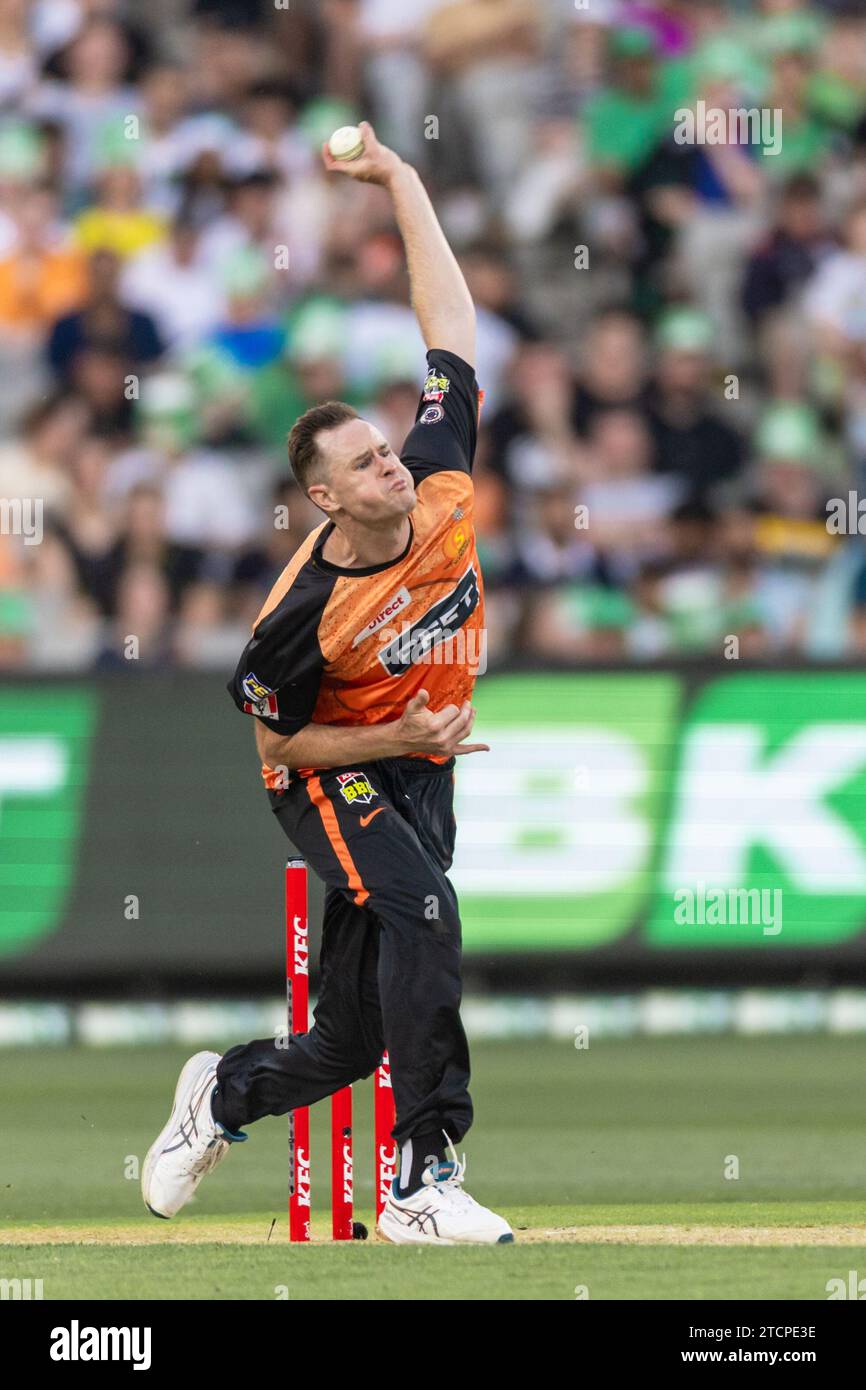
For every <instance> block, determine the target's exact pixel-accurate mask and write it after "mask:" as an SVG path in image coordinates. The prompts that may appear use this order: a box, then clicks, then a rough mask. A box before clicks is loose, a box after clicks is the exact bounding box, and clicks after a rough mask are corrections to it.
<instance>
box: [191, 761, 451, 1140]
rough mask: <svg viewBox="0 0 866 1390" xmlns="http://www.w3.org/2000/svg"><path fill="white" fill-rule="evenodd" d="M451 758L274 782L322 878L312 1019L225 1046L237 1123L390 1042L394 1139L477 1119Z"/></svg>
mask: <svg viewBox="0 0 866 1390" xmlns="http://www.w3.org/2000/svg"><path fill="white" fill-rule="evenodd" d="M454 763H455V759H454V758H451V759H450V760H449V761H448V762H446V763H441V764H437V763H433V762H430V761H428V760H426V759H421V758H387V759H383V760H381V761H378V762H369V763H363V764H360V763H353V764H347V765H346V766H345V767H337V768H329V769H328V770H327V771H320V772H318V773H315V774H313V775H310V776H307V777H304V778H297V779H295V778H293V779H292V781H291V783H290V785H289V786H288V787H287V788H286V789H285V790H284V791H279V792H270V793H269V796H270V798H271V804H272V808H273V810H274V812H275V813H276V815H277V817H278V819H279V821H280V824H281V826H282V828H283V830H284V831H285V833H286V835H287V836H288V838H289V840H291V842H292V844H293V845H294V846H295V848H296V849H297V851H298V852H299V854H300V855H302V856H303V858H304V859H305V860H306V861H307V863H308V864H309V865H310V867H311V869H312V870H313V871H314V872H315V873H317V874H318V875H319V877H320V878H321V879H322V881H323V882H324V884H325V906H324V917H323V924H322V949H321V959H320V984H319V993H318V1000H317V1003H316V1007H315V1009H314V1011H313V1017H314V1020H315V1022H314V1024H313V1027H312V1028H311V1029H310V1031H309V1032H308V1033H304V1034H294V1035H293V1037H292V1039H291V1041H290V1045H289V1046H288V1047H285V1046H284V1045H283V1046H277V1045H276V1042H275V1039H274V1038H265V1039H260V1040H258V1041H255V1042H250V1043H247V1044H245V1045H242V1046H239V1047H233V1048H231V1049H230V1050H229V1051H228V1052H226V1053H225V1055H224V1057H223V1058H222V1059H221V1061H220V1063H219V1066H218V1068H217V1082H218V1085H219V1094H218V1097H217V1105H216V1107H215V1113H216V1116H217V1119H219V1120H221V1121H222V1122H223V1123H225V1124H226V1125H227V1126H228V1127H229V1129H232V1130H237V1129H241V1128H243V1127H244V1126H245V1125H247V1124H250V1123H252V1122H253V1121H255V1120H258V1119H260V1118H261V1117H262V1116H263V1115H284V1114H286V1113H287V1112H288V1111H289V1110H292V1109H295V1108H297V1107H298V1106H304V1105H312V1104H313V1103H314V1102H316V1101H318V1100H321V1099H323V1098H324V1097H325V1096H329V1095H331V1094H332V1093H333V1092H334V1091H338V1090H339V1089H340V1088H341V1087H343V1086H346V1085H349V1084H350V1083H351V1082H353V1081H357V1080H360V1079H361V1078H362V1077H365V1076H370V1075H371V1074H372V1072H373V1071H374V1070H375V1069H376V1067H377V1066H378V1064H379V1060H380V1058H381V1056H382V1053H383V1051H385V1049H386V1048H387V1051H388V1054H389V1056H390V1060H391V1079H392V1085H393V1090H394V1101H395V1107H396V1113H397V1120H396V1125H395V1127H394V1131H393V1133H394V1138H395V1139H396V1140H397V1141H398V1142H400V1143H402V1142H403V1141H404V1140H406V1139H408V1138H411V1137H412V1136H413V1135H422V1134H423V1135H429V1134H431V1133H432V1132H434V1131H435V1132H438V1131H440V1130H444V1131H445V1132H446V1133H447V1134H448V1136H449V1137H450V1138H451V1140H452V1141H453V1142H455V1143H456V1142H457V1141H459V1140H460V1139H461V1138H462V1137H463V1135H464V1134H465V1133H466V1131H467V1130H468V1129H469V1126H470V1124H471V1123H472V1102H471V1099H470V1097H469V1090H468V1087H469V1048H468V1044H467V1041H466V1034H465V1032H464V1030H463V1025H462V1022H461V1020H460V996H461V972H460V958H461V929H460V916H459V912H458V906H457V896H456V894H455V892H454V889H453V887H452V885H451V883H450V882H449V880H448V878H447V870H448V869H449V868H450V866H451V861H452V857H453V853H454V837H455V832H456V822H455V819H454Z"/></svg>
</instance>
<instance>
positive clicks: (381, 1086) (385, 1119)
mask: <svg viewBox="0 0 866 1390" xmlns="http://www.w3.org/2000/svg"><path fill="white" fill-rule="evenodd" d="M374 1116H375V1120H374V1125H375V1131H376V1162H375V1167H374V1170H373V1171H374V1173H375V1179H376V1220H377V1221H378V1220H379V1217H380V1216H381V1215H382V1209H383V1208H384V1206H385V1203H386V1202H387V1200H388V1196H389V1193H390V1191H391V1184H392V1183H393V1181H394V1179H395V1177H396V1176H397V1143H396V1140H395V1139H392V1137H391V1130H392V1129H393V1128H394V1124H395V1121H396V1113H395V1109H394V1092H393V1090H392V1089H391V1063H390V1060H389V1058H388V1054H387V1052H386V1053H385V1054H384V1055H383V1057H382V1060H381V1062H380V1063H379V1065H378V1067H377V1068H376V1081H375V1101H374Z"/></svg>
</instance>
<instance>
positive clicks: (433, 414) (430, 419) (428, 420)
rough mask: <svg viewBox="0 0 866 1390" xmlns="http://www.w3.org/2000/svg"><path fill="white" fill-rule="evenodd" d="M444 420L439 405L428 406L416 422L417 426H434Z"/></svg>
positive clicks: (442, 411)
mask: <svg viewBox="0 0 866 1390" xmlns="http://www.w3.org/2000/svg"><path fill="white" fill-rule="evenodd" d="M444 419H445V411H444V410H443V409H442V406H441V405H428V407H427V409H426V410H425V411H424V413H423V415H422V416H421V418H420V419H419V421H418V424H419V425H436V424H438V422H439V421H440V420H444Z"/></svg>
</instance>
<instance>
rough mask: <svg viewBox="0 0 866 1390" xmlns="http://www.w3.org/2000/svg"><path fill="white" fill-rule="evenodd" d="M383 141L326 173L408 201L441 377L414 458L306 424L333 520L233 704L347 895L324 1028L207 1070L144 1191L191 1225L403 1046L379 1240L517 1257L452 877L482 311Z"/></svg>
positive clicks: (348, 415) (189, 1086) (368, 133)
mask: <svg viewBox="0 0 866 1390" xmlns="http://www.w3.org/2000/svg"><path fill="white" fill-rule="evenodd" d="M361 130H362V133H363V136H364V153H363V154H362V155H361V157H360V158H358V159H356V160H354V161H353V162H337V161H335V160H334V159H332V158H331V156H330V154H329V152H328V149H327V147H325V148H324V149H323V159H324V161H325V164H326V167H327V168H328V169H329V170H333V171H334V172H339V173H341V174H345V175H347V176H348V177H350V178H355V179H361V180H363V181H366V182H370V183H376V184H380V185H381V186H382V187H384V188H386V189H387V190H388V192H389V194H390V197H391V200H392V203H393V207H394V213H395V215H396V219H397V223H398V225H399V228H400V231H401V234H402V237H403V241H404V244H405V248H406V258H407V263H408V270H409V278H410V282H411V291H412V302H413V305H414V309H415V312H416V314H417V317H418V322H419V325H420V328H421V332H422V334H423V337H424V341H425V343H426V346H427V349H428V350H427V376H426V380H425V381H424V384H423V387H422V391H421V399H420V402H419V405H418V411H417V415H416V421H415V425H414V428H413V429H412V430H411V431H410V433H409V436H408V438H407V439H406V441H405V443H404V445H403V448H402V450H401V452H400V453H399V454H397V453H395V451H394V449H393V448H392V446H391V444H390V443H389V441H388V440H386V439H385V438H383V436H382V434H381V432H380V431H379V430H378V429H376V427H375V426H374V425H372V424H370V423H369V422H368V421H367V420H364V419H362V418H360V417H359V416H358V415H357V413H356V412H355V410H353V409H352V408H351V406H348V405H343V404H341V403H339V402H335V401H329V402H328V403H327V404H324V405H320V406H315V407H314V408H313V409H312V410H308V411H307V412H306V414H304V415H302V416H301V418H300V419H299V420H298V421H297V423H296V424H295V426H294V428H293V429H292V431H291V434H290V436H289V458H290V461H291V464H292V468H293V471H294V474H295V477H296V478H297V481H298V483H299V485H300V486H301V487H302V488H303V489H304V490H305V492H306V493H307V495H308V496H309V497H310V498H312V500H313V501H314V502H315V503H316V505H317V506H318V507H319V508H321V510H322V511H323V512H324V514H325V521H324V522H323V523H322V524H321V525H320V526H319V527H318V528H316V529H315V530H314V531H312V532H311V533H310V535H309V536H308V537H307V538H306V540H305V541H304V543H303V544H302V545H301V547H300V549H299V550H298V551H297V552H296V554H295V555H294V557H293V558H292V560H291V561H290V562H289V564H288V565H287V566H286V568H285V570H284V571H283V573H282V574H281V576H280V578H279V579H278V581H277V583H276V584H275V586H274V588H273V590H272V591H271V593H270V595H269V596H268V598H267V601H266V602H265V604H264V607H263V608H262V611H261V613H260V614H259V616H258V619H257V620H256V624H255V627H254V629H253V635H252V639H251V641H250V642H249V644H248V645H247V648H246V650H245V651H244V653H243V655H242V657H241V660H240V663H239V665H238V668H237V672H236V674H235V676H234V679H233V680H232V681H231V682H230V684H229V690H230V693H231V695H232V697H233V699H234V701H235V704H236V705H237V707H238V709H240V710H242V711H243V712H244V713H246V714H248V715H251V716H252V717H253V719H254V721H255V733H256V744H257V748H258V753H259V756H260V758H261V762H262V773H263V776H264V780H265V785H266V787H267V789H268V795H269V798H270V802H271V808H272V810H273V811H274V813H275V814H276V816H277V818H278V820H279V822H280V824H281V826H282V828H283V829H284V831H285V833H286V835H287V836H288V838H289V840H290V841H291V842H292V844H293V845H294V846H296V848H297V850H298V851H299V852H300V854H301V855H302V856H303V858H304V859H306V861H307V862H308V864H310V866H311V867H312V868H313V869H314V870H315V872H316V873H317V874H318V875H319V877H320V878H321V879H322V880H323V882H324V884H325V886H326V895H325V910H324V921H323V934H322V952H321V985H320V992H319V997H318V1003H317V1006H316V1009H315V1011H314V1017H315V1023H314V1026H313V1027H312V1028H311V1029H310V1031H309V1032H308V1033H303V1034H300V1033H298V1034H294V1035H293V1036H292V1037H291V1039H290V1041H289V1045H288V1046H285V1045H284V1046H277V1045H276V1042H275V1039H274V1038H265V1039H261V1040H259V1041H256V1042H250V1043H247V1044H245V1045H243V1046H238V1047H233V1048H231V1049H230V1050H229V1051H228V1052H226V1053H225V1055H224V1056H222V1057H220V1056H219V1055H218V1054H217V1053H213V1052H200V1053H198V1054H197V1055H196V1056H194V1057H192V1058H191V1059H190V1060H189V1061H188V1062H187V1064H186V1066H185V1067H184V1069H183V1071H182V1072H181V1075H180V1080H179V1081H178V1085H177V1090H176V1092H175V1099H174V1106H173V1109H172V1112H171V1117H170V1119H169V1121H168V1123H167V1124H166V1126H165V1128H164V1129H163V1131H162V1133H161V1134H160V1135H159V1137H158V1138H157V1140H156V1142H155V1143H154V1145H153V1147H152V1148H151V1150H150V1152H149V1153H148V1156H147V1160H146V1163H145V1167H144V1173H143V1178H142V1189H143V1194H144V1200H145V1203H146V1204H147V1206H148V1208H149V1209H150V1211H152V1212H153V1214H154V1215H155V1216H163V1217H170V1216H174V1215H175V1214H176V1212H178V1211H179V1210H180V1208H181V1207H182V1206H183V1205H184V1204H185V1203H186V1202H188V1201H189V1199H190V1198H191V1197H192V1195H193V1193H194V1191H195V1189H196V1187H197V1186H198V1184H199V1182H200V1181H201V1179H202V1177H203V1176H204V1175H205V1174H206V1173H209V1172H210V1171H211V1169H212V1168H213V1167H215V1165H216V1164H217V1163H218V1162H219V1161H220V1160H221V1159H222V1158H223V1157H224V1156H225V1155H226V1154H227V1153H228V1150H229V1146H230V1145H231V1144H234V1143H237V1142H238V1141H241V1140H245V1139H246V1138H247V1135H246V1133H245V1126H247V1125H250V1124H252V1123H253V1122H254V1121H256V1120H259V1119H261V1117H262V1116H263V1115H284V1114H286V1113H287V1112H288V1111H290V1110H292V1109H295V1108H297V1107H300V1106H308V1105H312V1104H314V1103H315V1102H316V1101H319V1100H322V1099H323V1098H324V1097H326V1096H329V1095H331V1094H332V1093H333V1092H335V1091H338V1090H340V1089H341V1088H342V1087H344V1086H347V1085H349V1084H350V1083H352V1082H353V1081H357V1080H359V1079H360V1078H362V1077H366V1076H370V1075H371V1074H372V1073H373V1071H374V1070H375V1069H376V1067H377V1065H378V1063H379V1061H380V1059H381V1057H382V1054H383V1052H384V1051H385V1049H387V1051H388V1053H389V1055H390V1061H391V1078H392V1085H393V1091H394V1101H395V1107H396V1124H395V1127H394V1130H393V1137H394V1139H395V1140H396V1142H397V1143H398V1145H399V1146H400V1163H399V1171H398V1174H397V1176H396V1178H395V1180H394V1183H393V1187H392V1191H391V1194H390V1197H389V1200H388V1202H387V1204H386V1206H385V1209H384V1211H383V1213H382V1217H381V1220H380V1222H379V1231H380V1233H381V1234H382V1235H383V1236H385V1237H386V1238H387V1239H388V1240H391V1241H393V1242H395V1243H396V1244H429V1245H451V1244H457V1243H460V1242H485V1243H497V1242H509V1241H512V1240H513V1239H514V1237H513V1234H512V1232H511V1230H510V1228H509V1226H508V1224H507V1222H506V1221H505V1220H504V1219H503V1218H502V1217H500V1216H497V1215H495V1214H494V1213H493V1212H492V1211H489V1210H488V1209H487V1208H486V1207H483V1206H481V1205H480V1204H479V1203H478V1202H476V1201H475V1200H474V1199H473V1198H472V1197H470V1196H469V1194H468V1193H467V1192H466V1191H465V1190H464V1188H463V1185H462V1184H463V1178H464V1171H465V1162H459V1161H458V1159H457V1153H456V1149H455V1147H454V1146H455V1145H456V1144H457V1143H458V1142H459V1141H460V1140H461V1139H462V1138H463V1136H464V1135H465V1134H466V1131H467V1130H468V1129H469V1126H470V1124H471V1122H472V1102H471V1100H470V1097H469V1090H468V1084H469V1050H468V1046H467V1041H466V1035H465V1033H464V1031H463V1025H462V1023H461V1020H460V997H461V976H460V956H461V932H460V917H459V913H458V906H457V898H456V895H455V892H454V889H453V887H452V886H451V883H450V882H449V880H448V878H447V871H448V869H449V867H450V865H451V861H452V856H453V852H454V839H455V834H456V828H457V827H456V822H455V818H454V812H453V798H454V767H455V763H456V759H457V758H458V757H462V756H463V755H464V754H467V753H476V752H485V751H488V749H487V745H486V744H479V743H469V742H467V739H468V738H469V735H470V734H471V731H472V725H473V722H474V719H475V712H474V710H473V708H472V705H471V695H472V689H473V685H474V680H475V675H476V673H477V667H478V664H479V653H480V651H481V650H482V637H483V622H484V599H483V589H482V579H481V570H480V567H479V563H478V556H477V553H476V549H475V539H474V532H473V524H472V517H473V488H472V478H471V471H472V461H473V456H474V453H475V445H476V435H477V429H478V416H479V411H480V406H481V399H482V392H481V391H480V390H479V387H478V383H477V381H476V379H475V372H474V368H473V365H472V364H473V362H474V357H475V309H474V306H473V303H472V299H471V296H470V294H469V290H468V288H467V285H466V282H465V280H464V278H463V275H462V273H461V271H460V268H459V266H458V264H457V262H456V260H455V258H454V256H453V254H452V252H451V249H450V247H449V246H448V243H447V241H446V239H445V236H444V234H443V232H442V229H441V227H440V226H439V223H438V221H437V219H436V215H435V213H434V211H433V207H432V205H431V203H430V200H429V198H428V197H427V194H426V192H425V190H424V187H423V185H422V183H421V180H420V179H419V177H418V174H417V173H416V171H415V170H414V169H413V168H411V167H410V166H409V165H408V164H406V163H404V162H403V161H402V160H401V159H400V158H399V157H398V156H397V155H396V154H395V153H394V152H393V151H392V150H390V149H387V148H386V147H385V146H383V145H381V144H380V143H379V142H378V140H377V139H376V136H375V133H374V131H373V130H372V128H371V127H370V126H369V125H368V124H366V123H365V124H364V125H362V127H361Z"/></svg>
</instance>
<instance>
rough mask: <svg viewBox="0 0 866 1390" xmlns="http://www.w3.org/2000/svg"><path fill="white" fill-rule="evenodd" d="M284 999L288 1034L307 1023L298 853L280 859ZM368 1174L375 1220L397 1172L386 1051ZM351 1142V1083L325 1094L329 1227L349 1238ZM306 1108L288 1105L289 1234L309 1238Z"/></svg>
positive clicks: (303, 879)
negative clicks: (328, 1098)
mask: <svg viewBox="0 0 866 1390" xmlns="http://www.w3.org/2000/svg"><path fill="white" fill-rule="evenodd" d="M286 1005H287V1011H288V1026H289V1036H291V1035H292V1033H306V1032H307V1030H308V1028H309V948H308V919H307V865H306V862H305V861H304V860H303V859H290V860H289V861H288V863H287V864H286ZM374 1097H375V1099H374V1119H373V1125H374V1133H375V1155H374V1180H375V1194H376V1220H377V1221H378V1220H379V1217H380V1215H381V1212H382V1208H383V1207H384V1205H385V1203H386V1201H387V1200H388V1192H389V1189H390V1187H391V1183H392V1182H393V1180H394V1177H395V1176H396V1173H397V1145H396V1143H395V1142H394V1140H393V1139H392V1138H391V1130H392V1129H393V1128H394V1118H395V1115H394V1097H393V1093H392V1090H391V1068H390V1063H389V1061H388V1054H387V1052H386V1053H385V1054H384V1056H383V1057H382V1060H381V1062H380V1063H379V1066H378V1067H377V1068H376V1075H375V1083H374ZM353 1207H354V1179H353V1148H352V1088H351V1086H345V1087H344V1088H343V1089H342V1090H341V1091H337V1092H336V1093H335V1094H334V1095H333V1096H331V1231H332V1236H333V1239H334V1240H352V1239H353V1238H354V1237H355V1235H356V1234H357V1235H361V1236H362V1235H363V1232H362V1231H356V1227H355V1223H354V1222H353V1219H352V1213H353ZM310 1212H311V1182H310V1111H309V1107H308V1106H303V1107H301V1108H299V1109H297V1110H290V1111H289V1240H291V1241H308V1240H309V1239H310Z"/></svg>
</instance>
